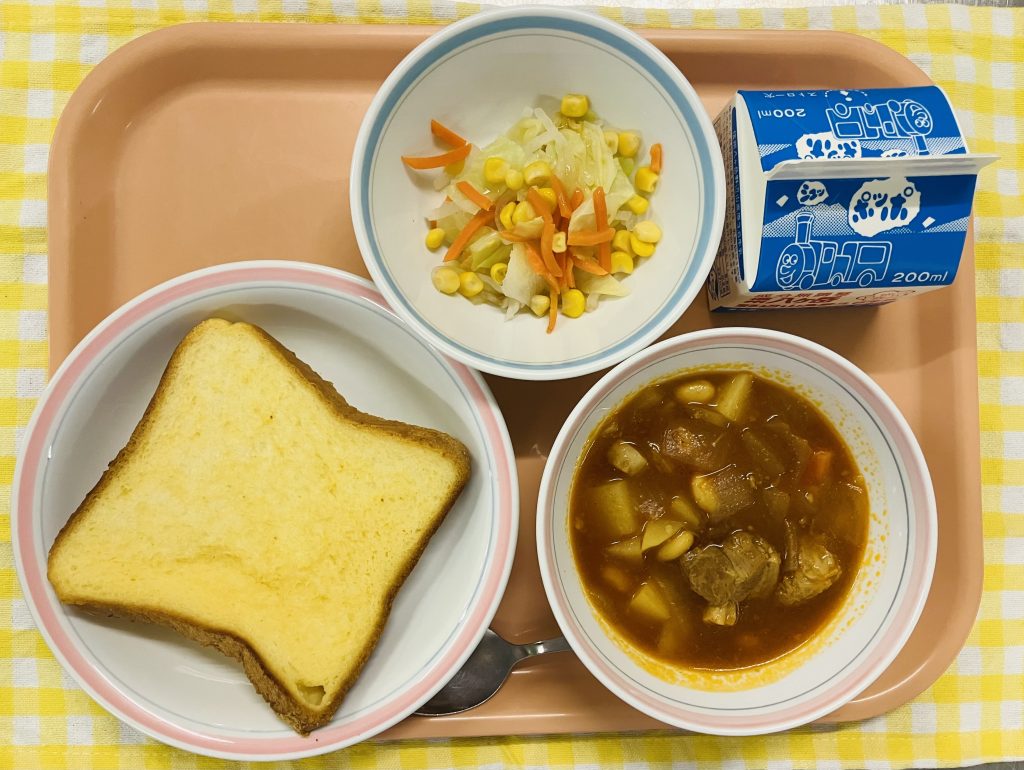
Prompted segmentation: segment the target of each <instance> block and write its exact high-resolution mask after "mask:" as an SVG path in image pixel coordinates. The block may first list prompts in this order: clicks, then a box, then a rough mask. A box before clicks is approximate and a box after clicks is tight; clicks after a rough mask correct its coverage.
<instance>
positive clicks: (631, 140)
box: [619, 131, 640, 158]
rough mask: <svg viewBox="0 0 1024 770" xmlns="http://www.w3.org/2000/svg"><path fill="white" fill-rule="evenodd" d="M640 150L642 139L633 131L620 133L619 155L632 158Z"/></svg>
mask: <svg viewBox="0 0 1024 770" xmlns="http://www.w3.org/2000/svg"><path fill="white" fill-rule="evenodd" d="M639 150H640V137H639V136H637V135H636V134H635V133H633V132H632V131H620V132H619V155H621V156H622V157H623V158H632V157H634V156H635V155H636V154H637V152H638V151H639Z"/></svg>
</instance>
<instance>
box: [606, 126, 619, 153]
mask: <svg viewBox="0 0 1024 770" xmlns="http://www.w3.org/2000/svg"><path fill="white" fill-rule="evenodd" d="M604 143H605V144H606V145H608V152H610V153H611V154H612V155H614V154H615V153H617V152H618V151H619V135H618V134H617V133H615V132H614V131H605V132H604Z"/></svg>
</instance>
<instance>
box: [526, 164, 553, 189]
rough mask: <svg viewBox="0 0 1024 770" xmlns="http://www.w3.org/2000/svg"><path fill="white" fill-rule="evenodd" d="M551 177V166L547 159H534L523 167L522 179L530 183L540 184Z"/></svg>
mask: <svg viewBox="0 0 1024 770" xmlns="http://www.w3.org/2000/svg"><path fill="white" fill-rule="evenodd" d="M549 179H551V166H549V165H548V164H547V161H543V160H535V161H534V162H533V163H531V164H529V165H528V166H527V167H526V168H524V169H523V181H524V182H526V184H530V185H542V184H544V183H545V182H547V181H548V180H549Z"/></svg>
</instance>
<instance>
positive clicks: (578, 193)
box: [569, 187, 583, 211]
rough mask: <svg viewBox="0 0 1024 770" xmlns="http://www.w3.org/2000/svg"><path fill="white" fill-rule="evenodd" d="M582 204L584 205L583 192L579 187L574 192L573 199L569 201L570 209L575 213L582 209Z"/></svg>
mask: <svg viewBox="0 0 1024 770" xmlns="http://www.w3.org/2000/svg"><path fill="white" fill-rule="evenodd" d="M581 203H583V190H581V189H580V188H579V187H577V188H576V189H575V190H573V191H572V197H571V198H570V199H569V207H570V208H572V210H573V211H575V210H576V209H578V208H579V207H580V204H581Z"/></svg>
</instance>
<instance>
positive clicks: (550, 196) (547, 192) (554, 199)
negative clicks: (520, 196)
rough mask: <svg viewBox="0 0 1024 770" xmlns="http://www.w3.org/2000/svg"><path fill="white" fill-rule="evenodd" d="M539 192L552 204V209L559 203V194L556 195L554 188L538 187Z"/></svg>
mask: <svg viewBox="0 0 1024 770" xmlns="http://www.w3.org/2000/svg"><path fill="white" fill-rule="evenodd" d="M537 194H538V195H540V197H541V198H543V199H544V200H546V201H547V202H548V203H549V204H551V208H552V210H553V209H554V208H555V207H556V206H557V205H558V196H557V195H555V191H554V190H553V189H552V188H550V187H538V188H537Z"/></svg>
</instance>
